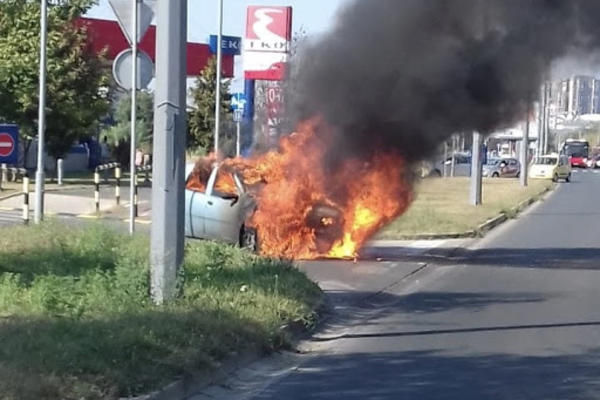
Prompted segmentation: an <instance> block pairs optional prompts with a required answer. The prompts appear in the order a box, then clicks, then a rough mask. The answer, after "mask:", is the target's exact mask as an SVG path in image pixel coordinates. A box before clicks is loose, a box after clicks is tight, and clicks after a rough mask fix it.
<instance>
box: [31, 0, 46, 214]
mask: <svg viewBox="0 0 600 400" xmlns="http://www.w3.org/2000/svg"><path fill="white" fill-rule="evenodd" d="M41 2H42V4H41V5H42V7H41V18H40V88H39V90H40V94H39V97H40V98H39V103H38V157H37V171H36V173H35V213H34V221H35V223H36V224H39V223H40V222H42V221H43V219H44V180H45V179H46V177H45V174H44V158H45V157H44V133H45V132H46V43H47V36H48V4H47V2H46V0H41Z"/></svg>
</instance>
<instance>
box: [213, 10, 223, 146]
mask: <svg viewBox="0 0 600 400" xmlns="http://www.w3.org/2000/svg"><path fill="white" fill-rule="evenodd" d="M218 20H219V32H218V34H217V88H216V90H215V92H216V99H215V156H217V157H218V156H219V131H220V129H221V74H222V72H221V64H222V60H223V0H219V17H218Z"/></svg>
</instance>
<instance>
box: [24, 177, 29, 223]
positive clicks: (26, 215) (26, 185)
mask: <svg viewBox="0 0 600 400" xmlns="http://www.w3.org/2000/svg"><path fill="white" fill-rule="evenodd" d="M23 223H25V225H27V224H29V177H28V176H27V175H25V176H23Z"/></svg>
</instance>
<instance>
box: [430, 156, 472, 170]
mask: <svg viewBox="0 0 600 400" xmlns="http://www.w3.org/2000/svg"><path fill="white" fill-rule="evenodd" d="M444 169H446V176H450V175H451V174H452V156H450V157H447V158H446V159H445V160H440V161H438V162H437V163H436V164H435V166H434V168H433V170H432V172H431V174H432V175H435V176H443V175H444ZM470 175H471V155H470V154H467V153H457V154H455V155H454V176H470Z"/></svg>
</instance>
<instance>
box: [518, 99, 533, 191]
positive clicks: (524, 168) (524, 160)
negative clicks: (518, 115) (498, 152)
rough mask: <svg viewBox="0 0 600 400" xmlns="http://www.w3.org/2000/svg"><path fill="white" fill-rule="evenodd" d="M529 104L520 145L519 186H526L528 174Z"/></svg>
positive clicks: (529, 103) (529, 104)
mask: <svg viewBox="0 0 600 400" xmlns="http://www.w3.org/2000/svg"><path fill="white" fill-rule="evenodd" d="M530 107H531V102H528V103H527V121H526V122H525V127H524V129H523V142H522V143H521V157H520V158H521V160H520V161H521V170H520V172H519V173H520V178H521V179H520V181H521V186H523V187H525V186H527V184H528V182H527V174H528V173H529V126H530V124H529V112H530V111H531V108H530Z"/></svg>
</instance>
